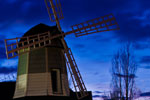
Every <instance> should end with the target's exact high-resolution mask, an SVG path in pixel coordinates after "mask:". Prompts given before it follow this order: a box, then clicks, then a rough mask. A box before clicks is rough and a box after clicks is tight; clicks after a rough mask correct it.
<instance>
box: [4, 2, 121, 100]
mask: <svg viewBox="0 0 150 100" xmlns="http://www.w3.org/2000/svg"><path fill="white" fill-rule="evenodd" d="M45 3H46V6H47V10H48V14H49V17H50V20H51V21H55V22H56V26H52V27H50V26H47V25H44V24H39V25H37V26H35V27H33V28H32V29H30V30H29V31H28V32H26V33H25V34H24V36H23V37H21V38H13V39H5V46H6V54H7V58H8V59H9V58H13V57H16V56H19V64H18V76H17V83H16V90H15V95H14V98H22V97H29V96H32V97H33V96H49V98H51V97H53V96H55V97H56V98H57V97H61V96H62V97H73V98H74V97H75V98H76V97H77V98H76V99H64V100H77V99H78V100H79V99H80V100H92V96H91V94H90V93H89V92H88V91H87V89H86V86H85V84H84V82H83V79H82V76H81V74H80V72H79V69H78V66H77V64H76V62H75V59H74V56H73V54H72V52H71V49H70V48H69V47H68V46H67V43H66V41H65V40H64V37H65V36H66V35H69V34H72V33H74V34H75V36H76V37H79V36H83V35H88V34H92V33H98V32H105V31H112V30H118V29H119V26H118V24H117V22H116V19H115V17H114V16H113V14H108V15H106V16H102V17H99V18H95V19H92V20H88V21H86V22H83V23H80V24H76V25H73V26H71V27H72V30H71V31H68V32H63V31H62V29H61V25H60V24H59V20H60V19H63V14H62V10H61V5H60V1H59V0H45ZM66 67H67V68H68V71H69V72H70V74H71V78H72V82H73V85H74V89H75V93H76V96H74V94H72V93H71V92H70V89H69V85H68V77H67V68H66ZM85 98H86V99H85ZM60 99H62V98H60ZM60 99H59V100H60ZM39 100H40V99H39ZM42 100H43V99H42ZM53 100H55V99H53ZM62 100H63V99H62Z"/></svg>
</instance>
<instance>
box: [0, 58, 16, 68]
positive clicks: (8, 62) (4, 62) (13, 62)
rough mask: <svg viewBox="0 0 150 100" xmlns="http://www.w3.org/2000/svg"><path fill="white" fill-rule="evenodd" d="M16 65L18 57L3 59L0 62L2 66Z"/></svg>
mask: <svg viewBox="0 0 150 100" xmlns="http://www.w3.org/2000/svg"><path fill="white" fill-rule="evenodd" d="M17 65H18V59H9V60H8V59H3V60H2V62H0V66H2V67H16V66H17Z"/></svg>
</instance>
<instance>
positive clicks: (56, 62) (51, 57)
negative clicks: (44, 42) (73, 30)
mask: <svg viewBox="0 0 150 100" xmlns="http://www.w3.org/2000/svg"><path fill="white" fill-rule="evenodd" d="M61 50H62V49H61V48H48V67H49V69H50V68H61V67H63V66H65V65H64V63H63V62H64V61H65V59H62V52H61ZM49 71H50V70H49Z"/></svg>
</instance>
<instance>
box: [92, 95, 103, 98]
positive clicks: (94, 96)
mask: <svg viewBox="0 0 150 100" xmlns="http://www.w3.org/2000/svg"><path fill="white" fill-rule="evenodd" d="M92 97H93V98H97V97H101V95H93V96H92Z"/></svg>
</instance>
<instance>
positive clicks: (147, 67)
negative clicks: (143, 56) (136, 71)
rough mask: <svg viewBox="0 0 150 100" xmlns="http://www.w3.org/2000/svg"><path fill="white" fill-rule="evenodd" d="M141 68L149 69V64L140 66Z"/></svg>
mask: <svg viewBox="0 0 150 100" xmlns="http://www.w3.org/2000/svg"><path fill="white" fill-rule="evenodd" d="M141 68H144V69H150V66H141Z"/></svg>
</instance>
